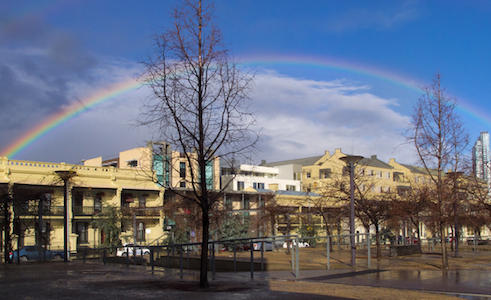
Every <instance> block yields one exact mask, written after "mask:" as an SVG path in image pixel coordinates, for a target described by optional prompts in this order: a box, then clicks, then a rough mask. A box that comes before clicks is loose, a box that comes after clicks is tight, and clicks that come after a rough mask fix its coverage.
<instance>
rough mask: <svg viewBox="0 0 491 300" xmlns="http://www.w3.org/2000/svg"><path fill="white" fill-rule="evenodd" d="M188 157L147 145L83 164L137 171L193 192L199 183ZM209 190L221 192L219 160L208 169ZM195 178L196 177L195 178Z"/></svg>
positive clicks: (165, 145) (161, 146) (159, 144)
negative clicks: (195, 185) (190, 189)
mask: <svg viewBox="0 0 491 300" xmlns="http://www.w3.org/2000/svg"><path fill="white" fill-rule="evenodd" d="M189 156H190V158H191V159H190V160H191V161H188V159H187V157H186V155H184V154H183V153H180V152H179V151H175V150H172V149H171V145H170V144H168V143H166V142H164V141H151V142H147V147H138V148H134V149H130V150H126V151H122V152H119V153H118V154H116V155H112V156H106V157H102V156H100V157H96V158H92V159H88V160H85V161H84V166H94V167H104V166H105V167H107V166H113V167H116V168H119V169H127V170H134V171H135V172H137V173H140V174H141V175H142V176H147V177H149V178H153V180H154V181H156V182H157V183H158V184H159V185H161V186H163V187H172V188H178V187H179V188H191V187H192V184H193V183H194V184H196V183H198V182H199V178H198V177H199V176H198V173H197V172H196V171H194V172H193V170H196V168H197V164H196V159H193V158H194V156H195V155H194V153H190V154H189ZM206 172H207V176H206V177H207V180H208V181H209V182H208V188H210V189H219V188H220V180H219V178H220V160H219V159H218V158H215V160H214V161H213V162H212V163H211V164H210V165H209V166H207V168H206ZM193 174H194V175H193Z"/></svg>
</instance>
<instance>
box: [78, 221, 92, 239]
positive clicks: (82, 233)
mask: <svg viewBox="0 0 491 300" xmlns="http://www.w3.org/2000/svg"><path fill="white" fill-rule="evenodd" d="M88 227H89V225H88V223H87V222H78V223H77V229H76V230H77V234H78V244H83V243H88V242H89V239H88V234H87V230H88Z"/></svg>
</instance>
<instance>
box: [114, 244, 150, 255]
mask: <svg viewBox="0 0 491 300" xmlns="http://www.w3.org/2000/svg"><path fill="white" fill-rule="evenodd" d="M133 250H135V254H136V255H137V256H141V255H142V253H143V255H147V254H150V249H148V248H144V247H143V246H140V245H138V244H135V245H134V246H133V243H124V244H123V247H121V248H118V250H117V251H116V255H117V256H126V254H128V255H129V256H133Z"/></svg>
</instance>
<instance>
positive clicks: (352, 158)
mask: <svg viewBox="0 0 491 300" xmlns="http://www.w3.org/2000/svg"><path fill="white" fill-rule="evenodd" d="M361 159H363V156H356V155H348V156H345V157H341V158H340V160H342V161H343V162H344V163H346V166H347V167H348V171H349V186H350V228H349V231H350V244H351V266H353V267H354V266H356V259H355V258H356V254H355V250H356V244H355V174H354V173H355V167H356V165H357V164H358V162H359V161H360V160H361Z"/></svg>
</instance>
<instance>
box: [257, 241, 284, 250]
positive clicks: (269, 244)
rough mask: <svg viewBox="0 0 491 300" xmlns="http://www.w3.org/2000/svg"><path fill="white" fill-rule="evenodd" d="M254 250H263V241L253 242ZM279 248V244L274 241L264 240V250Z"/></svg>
mask: <svg viewBox="0 0 491 300" xmlns="http://www.w3.org/2000/svg"><path fill="white" fill-rule="evenodd" d="M252 246H253V249H254V251H261V247H262V246H263V242H255V243H253V244H252ZM275 249H278V245H274V246H273V243H272V242H264V251H273V250H275Z"/></svg>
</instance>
